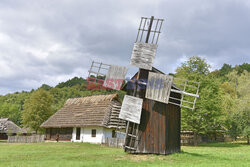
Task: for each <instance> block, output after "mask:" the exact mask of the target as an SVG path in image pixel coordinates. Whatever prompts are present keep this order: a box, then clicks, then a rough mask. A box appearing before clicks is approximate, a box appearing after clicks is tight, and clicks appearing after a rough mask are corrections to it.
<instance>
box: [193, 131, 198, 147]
mask: <svg viewBox="0 0 250 167" xmlns="http://www.w3.org/2000/svg"><path fill="white" fill-rule="evenodd" d="M194 145H195V146H197V145H198V134H197V133H196V132H194Z"/></svg>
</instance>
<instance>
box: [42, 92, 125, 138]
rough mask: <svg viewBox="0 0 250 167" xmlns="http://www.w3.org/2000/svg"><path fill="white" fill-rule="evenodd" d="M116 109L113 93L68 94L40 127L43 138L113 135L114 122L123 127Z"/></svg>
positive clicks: (119, 104)
mask: <svg viewBox="0 0 250 167" xmlns="http://www.w3.org/2000/svg"><path fill="white" fill-rule="evenodd" d="M120 109H121V103H120V102H119V101H118V95H117V94H111V95H99V96H88V97H82V98H71V99H68V100H67V101H66V103H65V105H64V106H63V107H62V108H61V109H60V110H59V111H58V112H56V113H55V114H54V115H52V116H51V117H50V118H49V119H48V120H47V121H45V122H44V123H43V124H42V125H41V127H42V128H46V140H56V139H57V138H59V141H60V140H61V141H75V142H91V143H103V142H105V139H106V138H112V137H115V129H116V127H117V123H118V122H120V124H119V125H120V127H121V128H125V122H124V121H119V118H118V116H119V112H120ZM120 137H121V136H120Z"/></svg>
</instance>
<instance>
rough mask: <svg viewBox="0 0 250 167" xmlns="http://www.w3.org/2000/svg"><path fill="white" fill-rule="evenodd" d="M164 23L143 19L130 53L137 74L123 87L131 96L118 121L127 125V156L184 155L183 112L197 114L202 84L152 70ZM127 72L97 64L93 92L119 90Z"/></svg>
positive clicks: (90, 79)
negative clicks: (190, 111)
mask: <svg viewBox="0 0 250 167" xmlns="http://www.w3.org/2000/svg"><path fill="white" fill-rule="evenodd" d="M162 22H163V19H156V18H154V17H153V16H152V17H151V18H146V17H142V18H141V22H140V26H139V29H138V34H137V37H136V41H135V43H134V47H133V50H132V55H131V59H130V65H132V66H136V67H138V68H139V71H138V72H137V73H136V75H134V76H133V78H131V80H130V81H128V82H127V86H125V87H126V88H127V89H126V91H127V95H126V96H125V98H124V100H123V104H122V107H121V110H120V113H119V118H120V121H124V120H125V121H127V126H126V133H125V143H124V150H125V151H126V152H129V153H147V154H170V153H175V152H180V129H181V128H180V126H181V122H180V118H181V107H185V108H189V109H191V110H193V109H194V108H195V103H196V99H197V98H198V97H199V95H198V90H199V85H200V83H199V82H193V81H188V80H185V79H180V78H175V77H173V76H169V75H166V74H164V73H163V72H161V71H159V70H157V69H156V68H154V67H153V62H154V59H155V56H156V50H157V47H158V45H157V43H158V39H159V35H160V33H161V27H162ZM127 70H128V68H127V67H122V66H116V65H108V64H103V63H97V62H94V61H93V62H92V65H91V68H90V70H89V77H88V78H87V82H88V85H89V89H91V88H104V89H106V88H108V89H115V90H120V89H121V85H122V83H123V81H124V79H125V76H126V73H127ZM94 75H96V76H94ZM93 76H94V77H93ZM129 85H132V86H129ZM119 127H120V125H119V122H118V123H117V129H119ZM117 134H118V131H117Z"/></svg>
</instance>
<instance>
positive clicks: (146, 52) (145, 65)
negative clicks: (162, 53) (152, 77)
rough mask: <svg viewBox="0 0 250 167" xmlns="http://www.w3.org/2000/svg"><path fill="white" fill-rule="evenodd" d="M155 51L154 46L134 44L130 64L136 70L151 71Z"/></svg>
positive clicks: (155, 46) (155, 47)
mask: <svg viewBox="0 0 250 167" xmlns="http://www.w3.org/2000/svg"><path fill="white" fill-rule="evenodd" d="M156 49H157V45H156V44H150V43H139V42H137V43H134V48H133V51H132V55H131V59H130V64H131V65H132V66H136V67H138V68H142V69H146V70H152V66H153V62H154V58H155V54H156Z"/></svg>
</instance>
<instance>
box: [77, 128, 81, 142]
mask: <svg viewBox="0 0 250 167" xmlns="http://www.w3.org/2000/svg"><path fill="white" fill-rule="evenodd" d="M80 136H81V128H76V140H80Z"/></svg>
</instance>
